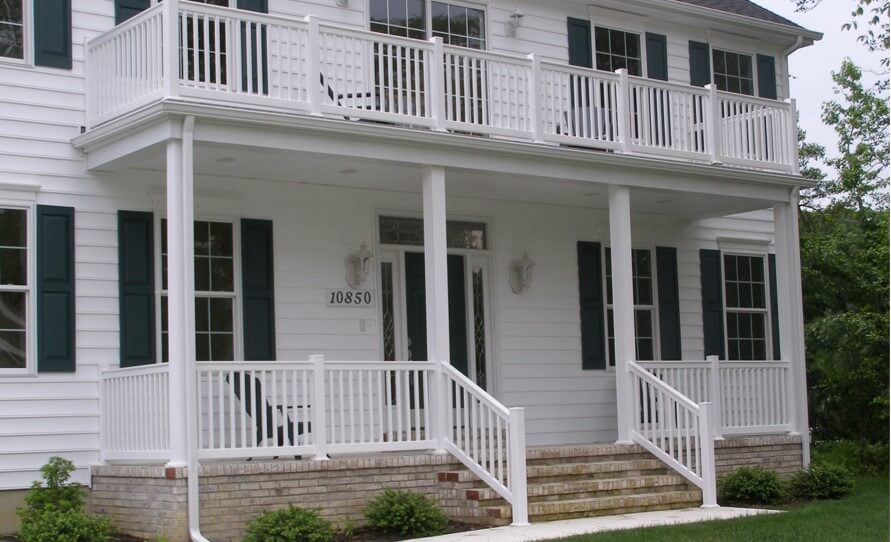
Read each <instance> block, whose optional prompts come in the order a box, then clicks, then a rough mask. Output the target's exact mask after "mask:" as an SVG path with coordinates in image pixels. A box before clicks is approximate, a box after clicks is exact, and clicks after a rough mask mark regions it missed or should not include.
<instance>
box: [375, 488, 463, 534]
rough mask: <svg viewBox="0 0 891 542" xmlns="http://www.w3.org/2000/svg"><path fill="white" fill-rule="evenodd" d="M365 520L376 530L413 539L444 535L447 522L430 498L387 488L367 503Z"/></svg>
mask: <svg viewBox="0 0 891 542" xmlns="http://www.w3.org/2000/svg"><path fill="white" fill-rule="evenodd" d="M365 517H366V518H368V522H369V524H370V525H371V526H372V527H374V528H375V529H379V530H381V531H385V532H389V533H394V534H399V535H402V536H412V537H423V536H433V535H437V534H441V533H442V532H443V531H444V530H445V526H446V524H447V523H448V519H446V516H445V514H443V513H442V510H440V509H439V506H437V504H436V502H435V501H434V500H433V499H431V498H430V497H427V496H426V495H421V494H419V493H411V492H409V491H395V490H392V489H385V490H384V492H383V493H382V494H381V495H380V496H378V497H375V498H374V499H372V500H371V501H370V502H369V503H368V506H367V507H366V508H365Z"/></svg>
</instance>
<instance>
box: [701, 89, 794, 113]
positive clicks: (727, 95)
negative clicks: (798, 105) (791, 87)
mask: <svg viewBox="0 0 891 542" xmlns="http://www.w3.org/2000/svg"><path fill="white" fill-rule="evenodd" d="M718 98H719V99H721V100H726V101H728V102H740V103H747V104H752V105H761V106H764V107H772V108H775V109H783V110H788V109H789V107H790V104H789V103H788V102H785V101H782V100H771V99H770V98H761V97H759V96H749V95H747V94H736V93H735V92H727V91H724V90H719V91H718Z"/></svg>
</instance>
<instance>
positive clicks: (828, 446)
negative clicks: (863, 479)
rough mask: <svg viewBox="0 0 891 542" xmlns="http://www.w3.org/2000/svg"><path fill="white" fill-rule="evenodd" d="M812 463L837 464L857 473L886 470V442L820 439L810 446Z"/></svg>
mask: <svg viewBox="0 0 891 542" xmlns="http://www.w3.org/2000/svg"><path fill="white" fill-rule="evenodd" d="M811 457H812V460H813V462H814V463H830V464H833V465H839V466H841V467H844V468H845V469H847V470H849V471H850V472H853V473H854V474H857V475H875V474H879V473H887V472H888V461H889V448H888V444H864V443H863V442H858V441H854V440H842V439H839V440H828V441H827V440H821V441H815V442H814V443H813V445H812V447H811Z"/></svg>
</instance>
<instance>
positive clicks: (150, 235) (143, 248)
mask: <svg viewBox="0 0 891 542" xmlns="http://www.w3.org/2000/svg"><path fill="white" fill-rule="evenodd" d="M154 237H155V236H154V219H153V217H152V213H142V212H137V211H118V298H119V305H120V328H121V345H120V346H121V367H133V366H135V365H148V364H151V363H154V362H155V278H154V276H155V258H154Z"/></svg>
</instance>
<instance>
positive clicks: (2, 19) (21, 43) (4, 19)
mask: <svg viewBox="0 0 891 542" xmlns="http://www.w3.org/2000/svg"><path fill="white" fill-rule="evenodd" d="M0 57H4V58H17V59H24V58H25V19H24V2H23V0H0Z"/></svg>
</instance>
